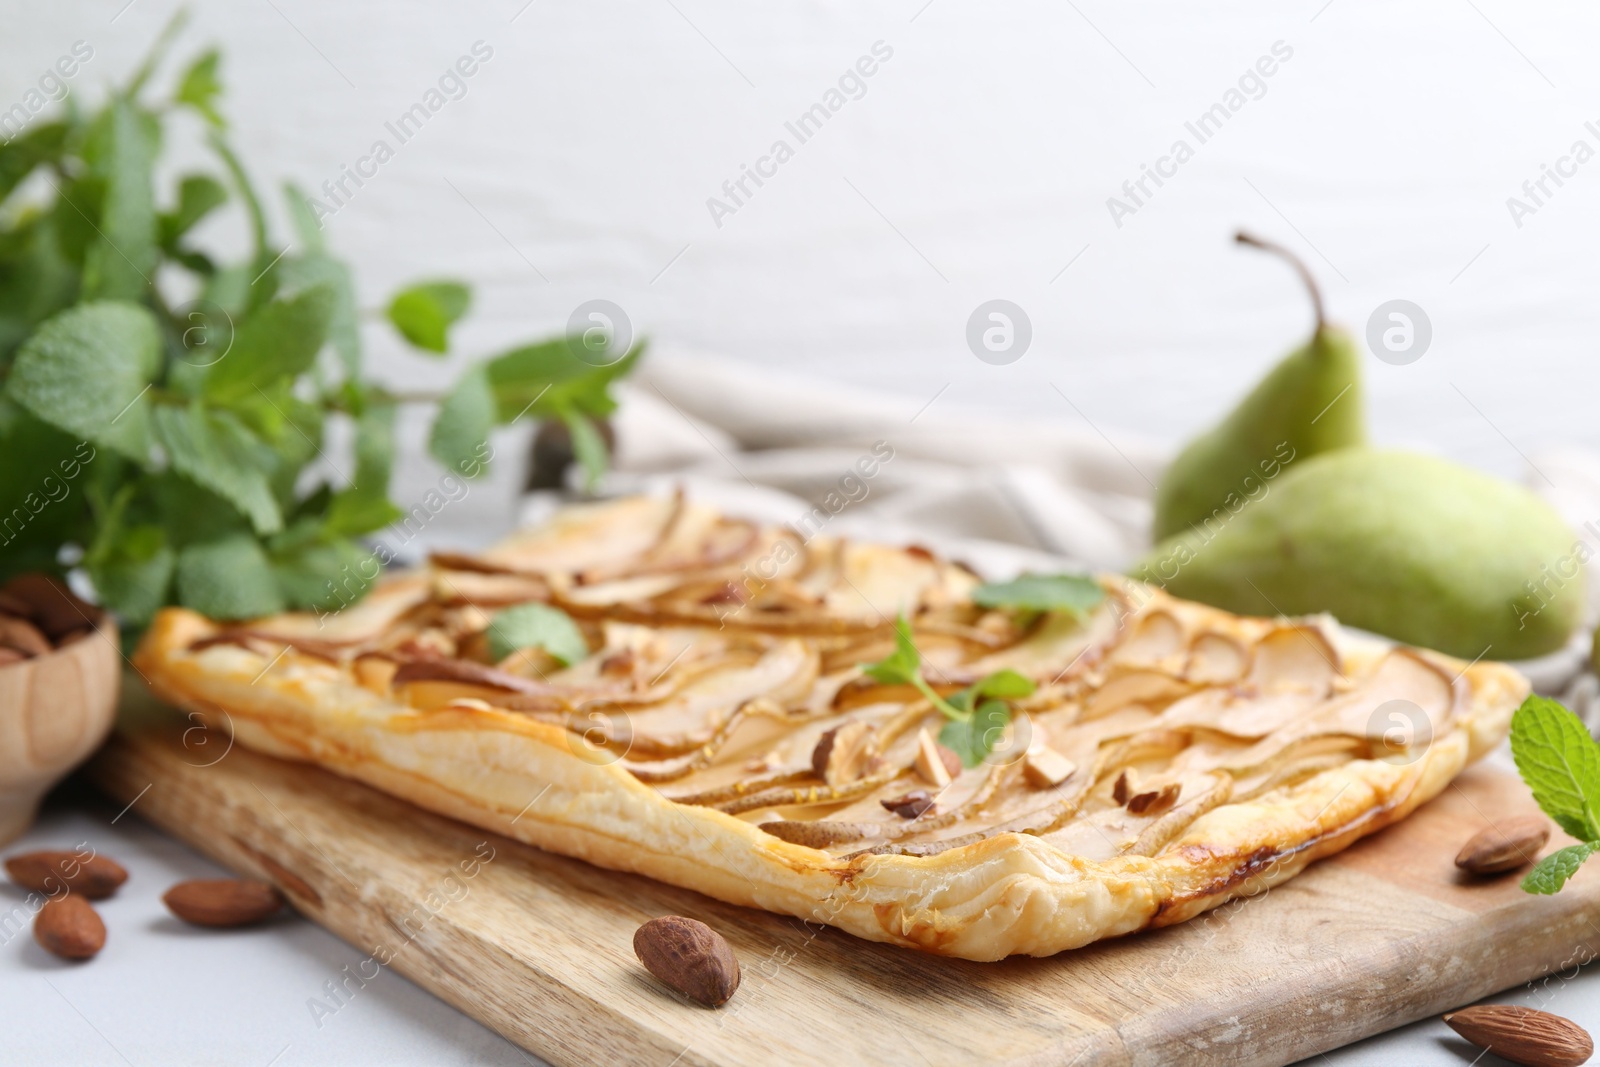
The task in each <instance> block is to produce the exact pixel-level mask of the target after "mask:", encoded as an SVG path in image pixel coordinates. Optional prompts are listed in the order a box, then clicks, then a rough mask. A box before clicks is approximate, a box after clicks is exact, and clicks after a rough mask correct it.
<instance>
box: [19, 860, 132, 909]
mask: <svg viewBox="0 0 1600 1067" xmlns="http://www.w3.org/2000/svg"><path fill="white" fill-rule="evenodd" d="M6 874H8V875H10V876H11V880H12V881H13V882H15V883H17V884H18V885H20V886H22V888H24V889H32V890H33V891H34V892H36V893H45V894H48V895H51V896H54V895H55V894H56V893H58V892H59V891H60V890H61V887H62V886H66V887H67V888H68V889H70V890H72V891H73V892H74V893H78V894H80V895H82V896H85V897H88V898H89V899H90V900H104V899H105V898H106V897H109V896H110V895H111V894H112V893H115V892H116V891H117V887H118V886H120V885H121V884H122V883H123V882H126V881H127V880H128V872H127V871H125V870H123V868H122V864H120V863H117V862H116V861H115V860H111V859H108V858H106V857H105V856H99V855H95V854H93V853H91V854H90V855H88V856H81V855H79V854H78V853H76V852H67V851H65V850H62V849H43V850H41V851H39V852H24V853H22V854H21V855H17V856H11V857H9V858H8V859H7V860H6Z"/></svg>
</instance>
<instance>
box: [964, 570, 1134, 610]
mask: <svg viewBox="0 0 1600 1067" xmlns="http://www.w3.org/2000/svg"><path fill="white" fill-rule="evenodd" d="M1105 598H1106V591H1105V590H1104V589H1103V588H1101V586H1100V583H1099V582H1097V581H1095V580H1094V579H1093V578H1091V577H1089V576H1088V575H1083V574H1024V575H1022V576H1021V577H1019V578H1013V579H1012V580H1011V581H1009V582H985V583H984V584H983V585H980V586H978V588H976V589H974V590H973V591H972V600H973V603H975V604H977V605H979V606H980V607H985V608H1022V609H1025V610H1028V611H1059V612H1065V613H1067V614H1069V615H1079V616H1081V615H1083V614H1085V613H1087V612H1089V611H1091V610H1092V609H1093V608H1095V607H1096V606H1097V605H1099V603H1100V602H1101V601H1102V600H1104V599H1105Z"/></svg>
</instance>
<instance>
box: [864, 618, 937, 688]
mask: <svg viewBox="0 0 1600 1067" xmlns="http://www.w3.org/2000/svg"><path fill="white" fill-rule="evenodd" d="M861 669H862V671H863V672H865V673H866V675H867V677H868V678H871V679H872V680H873V681H877V682H882V683H883V684H884V685H915V684H916V683H917V682H920V681H921V680H922V656H921V655H919V654H918V652H917V646H916V645H915V644H914V643H913V642H912V640H911V624H910V623H909V622H907V621H906V617H905V616H904V615H902V616H900V617H899V618H898V619H896V620H895V621H894V651H893V652H891V653H889V655H887V656H885V657H884V658H883V659H881V660H879V661H878V662H876V663H866V664H862V667H861Z"/></svg>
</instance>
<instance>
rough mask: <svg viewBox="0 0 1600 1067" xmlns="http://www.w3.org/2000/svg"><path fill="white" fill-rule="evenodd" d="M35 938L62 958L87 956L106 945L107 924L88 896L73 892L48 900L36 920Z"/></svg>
mask: <svg viewBox="0 0 1600 1067" xmlns="http://www.w3.org/2000/svg"><path fill="white" fill-rule="evenodd" d="M33 939H34V940H35V941H37V942H39V944H40V945H42V946H43V947H44V949H45V951H47V952H53V953H55V954H56V955H57V956H60V957H61V958H62V959H67V960H86V959H88V958H89V957H90V956H93V955H94V954H95V953H96V952H99V951H100V950H101V949H103V948H105V947H106V924H105V923H103V922H101V921H100V916H99V915H98V914H96V913H95V910H94V908H93V907H91V906H90V904H89V902H88V901H87V900H84V899H83V898H82V897H80V896H78V895H77V894H76V893H70V894H68V895H67V896H64V897H62V898H61V899H59V900H47V901H45V904H44V907H42V908H40V909H39V914H38V916H37V917H36V918H35V919H34V920H33Z"/></svg>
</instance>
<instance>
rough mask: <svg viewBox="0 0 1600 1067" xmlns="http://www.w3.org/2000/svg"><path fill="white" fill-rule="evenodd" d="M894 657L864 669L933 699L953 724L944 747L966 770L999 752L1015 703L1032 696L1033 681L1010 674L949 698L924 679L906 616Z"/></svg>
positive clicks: (897, 627)
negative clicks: (1012, 706) (998, 744)
mask: <svg viewBox="0 0 1600 1067" xmlns="http://www.w3.org/2000/svg"><path fill="white" fill-rule="evenodd" d="M894 643H895V648H894V651H893V652H891V653H890V654H889V655H888V656H885V657H884V658H883V659H881V660H879V661H878V662H876V663H866V664H862V670H863V671H865V672H866V674H867V676H868V677H869V678H872V679H873V680H874V681H878V682H882V683H883V684H884V685H909V686H912V687H913V688H915V689H916V690H917V692H919V693H921V694H922V695H923V696H924V697H926V698H927V700H928V703H930V704H932V705H933V706H934V707H935V708H937V709H938V711H939V713H940V714H942V715H943V716H944V717H945V718H946V719H948V720H949V721H948V722H946V723H945V724H944V727H943V728H942V729H941V730H940V731H939V743H940V744H942V745H944V746H945V747H946V748H948V749H950V750H952V751H953V752H955V754H956V755H958V756H960V757H961V763H962V766H965V767H976V766H977V765H978V764H980V763H982V762H983V760H984V757H986V756H988V755H989V753H990V752H991V751H993V750H994V746H995V745H996V744H997V743H999V741H1000V739H1001V737H1002V736H1003V735H1004V733H1005V728H1006V725H1007V724H1008V723H1010V722H1011V706H1010V705H1009V704H1008V703H1007V701H1010V700H1020V699H1022V698H1023V697H1027V696H1032V695H1033V691H1034V688H1035V687H1034V684H1033V681H1032V679H1030V678H1027V677H1025V676H1024V675H1022V674H1019V673H1017V672H1016V671H1014V670H1011V669H1010V668H1006V669H1004V670H999V671H995V672H994V673H992V674H988V675H985V676H984V677H983V678H981V679H979V680H978V682H977V683H976V684H974V685H969V686H967V687H966V688H965V689H960V690H957V691H956V692H954V693H952V694H950V696H949V698H948V699H947V698H945V697H942V696H940V695H939V693H938V692H937V691H936V690H935V689H934V688H933V686H931V685H929V684H928V682H927V679H925V678H924V677H923V676H922V656H921V654H920V653H918V652H917V646H916V644H915V643H914V642H913V641H912V637H911V624H910V623H909V622H907V621H906V617H905V616H904V615H901V616H900V617H899V618H897V619H896V620H895V624H894Z"/></svg>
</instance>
